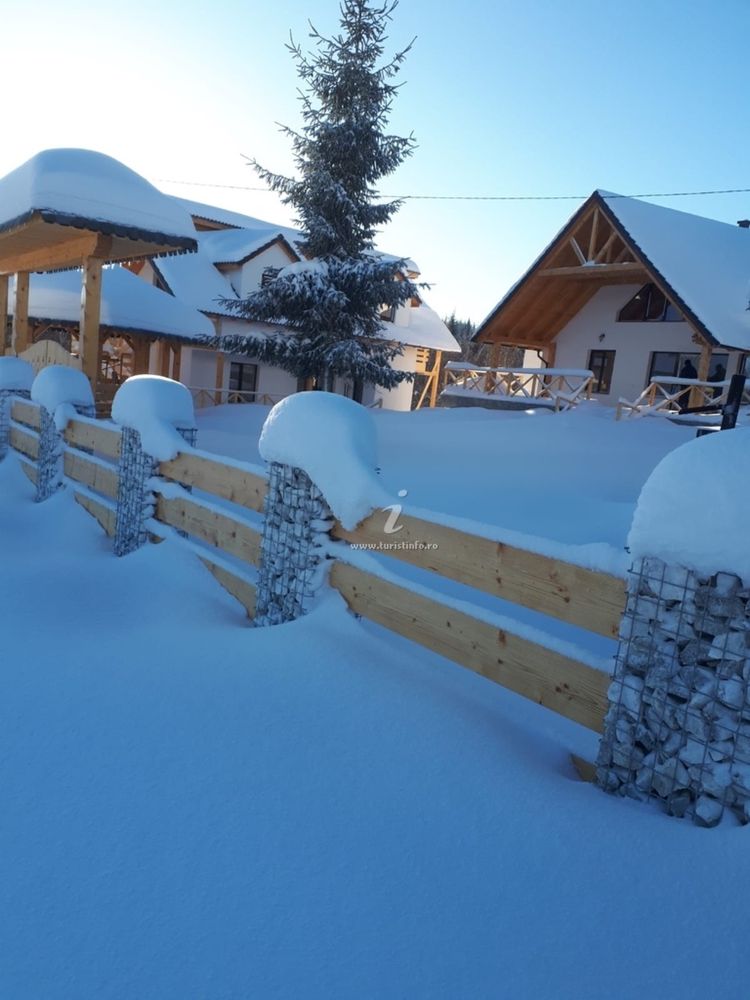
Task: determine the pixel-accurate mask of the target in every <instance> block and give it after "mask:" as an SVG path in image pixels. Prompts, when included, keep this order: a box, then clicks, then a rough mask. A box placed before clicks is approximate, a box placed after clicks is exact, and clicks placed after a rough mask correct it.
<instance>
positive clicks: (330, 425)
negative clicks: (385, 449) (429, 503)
mask: <svg viewBox="0 0 750 1000" xmlns="http://www.w3.org/2000/svg"><path fill="white" fill-rule="evenodd" d="M258 450H259V452H260V454H261V456H262V457H263V458H264V459H265V460H266V461H267V462H281V463H282V464H285V465H293V466H296V467H297V468H299V469H302V470H304V471H305V472H306V473H307V474H308V476H309V477H310V478H311V479H312V481H313V482H314V483H315V484H316V485H317V486H318V487H319V489H320V490H321V491H322V492H323V494H324V495H325V497H326V500H327V501H328V505H329V506H330V508H331V510H332V511H333V513H334V515H335V516H336V517H337V518H338V519H339V521H341V523H342V525H343V526H344V528H347V529H349V528H354V527H356V525H357V524H359V522H360V521H361V520H363V519H364V518H365V517H367V515H368V514H371V513H372V511H373V510H374V509H375V508H376V507H385V506H387V505H388V504H390V503H393V500H394V498H393V497H391V496H389V494H388V493H386V491H385V489H384V488H383V484H382V483H381V482H380V480H379V479H378V477H377V472H376V469H377V465H378V453H377V435H376V432H375V424H374V422H373V419H372V414H370V413H369V411H368V410H366V409H365V408H364V407H363V406H360V404H359V403H355V402H354V401H353V400H351V399H347V398H346V397H345V396H336V395H334V394H333V393H330V392H299V393H296V394H295V395H293V396H287V398H286V399H282V401H281V402H280V403H277V404H276V406H274V407H273V409H272V410H271V412H270V413H269V414H268V418H267V419H266V421H265V423H264V425H263V430H262V432H261V435H260V442H259V445H258Z"/></svg>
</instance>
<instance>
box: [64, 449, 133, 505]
mask: <svg viewBox="0 0 750 1000" xmlns="http://www.w3.org/2000/svg"><path fill="white" fill-rule="evenodd" d="M63 467H64V471H65V475H66V476H67V477H68V479H74V480H75V481H76V482H77V483H83V485H84V486H88V487H89V489H92V490H94V491H95V492H96V493H103V494H104V496H107V497H110V499H112V500H117V490H118V486H119V482H120V477H119V476H118V474H117V469H116V468H115V467H114V466H113V465H111V466H107V465H104V464H103V463H101V462H95V461H92V460H91V459H90V458H88V457H87V456H86V455H84V454H83V452H80V451H69V450H68V449H66V450H65V456H64V458H63Z"/></svg>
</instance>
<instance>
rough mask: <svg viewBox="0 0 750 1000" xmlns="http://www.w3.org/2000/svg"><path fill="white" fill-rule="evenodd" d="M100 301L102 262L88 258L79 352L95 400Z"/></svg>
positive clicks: (85, 268)
mask: <svg viewBox="0 0 750 1000" xmlns="http://www.w3.org/2000/svg"><path fill="white" fill-rule="evenodd" d="M101 301H102V262H101V260H100V259H98V258H96V257H89V258H88V259H87V260H86V261H85V263H84V266H83V280H82V285H81V324H80V328H79V343H80V347H79V352H80V356H81V366H82V368H83V372H84V374H85V375H86V376H87V378H88V380H89V382H90V383H91V389H92V391H93V393H94V398H96V388H97V384H98V382H99V317H100V313H101Z"/></svg>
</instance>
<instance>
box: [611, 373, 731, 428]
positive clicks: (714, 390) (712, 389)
mask: <svg viewBox="0 0 750 1000" xmlns="http://www.w3.org/2000/svg"><path fill="white" fill-rule="evenodd" d="M729 386H730V380H729V379H727V380H726V381H724V382H706V381H701V379H697V378H675V377H669V378H668V377H664V378H655V379H652V380H651V382H650V384H649V385H648V386H646V388H645V389H644V390H643V392H642V393H641V394H640V396H638V398H637V399H635V400H633V401H632V402H631V401H630V400H627V399H624V398H622V397H621V398H620V399H619V400H618V402H617V419H618V420H621V419H622V418H623V417H675V416H679V415H680V414H681V413H683V412H684V411H685V410H686V409H687V408H688V407H690V408H691V409H695V408H697V407H701V406H705V407H709V406H710V407H721V406H723V405H724V404H725V403H726V401H727V396H728V394H729ZM742 405H750V386H747V387H746V388H745V389H744V391H743V396H742Z"/></svg>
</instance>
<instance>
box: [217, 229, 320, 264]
mask: <svg viewBox="0 0 750 1000" xmlns="http://www.w3.org/2000/svg"><path fill="white" fill-rule="evenodd" d="M274 244H277V245H279V246H281V247H282V248H283V249H284V250H285V251H286V253H287V256H288V257H289V259H290V260H299V259H300V254H299V253H297V251H296V250H295V248H294V247H293V246H292V244H291V243H290V241H289V240H288V238H287V237H286V236H285V235H284V233H283V232H282V231H281V230H279V229H273V228H255V229H215V230H214V231H213V232H209V233H202V234H201V236H200V247H201V251H202V252H203V253H204V254H205V255H206V256H208V257H209V258H210V260H212V261H213V263H214V264H216V265H217V266H218V265H221V264H236V265H240V264H244V263H246V262H247V261H248V260H251V259H252V258H253V257H257V256H258V254H261V253H263V251H264V250H267V249H269V247H272V246H273V245H274Z"/></svg>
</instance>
